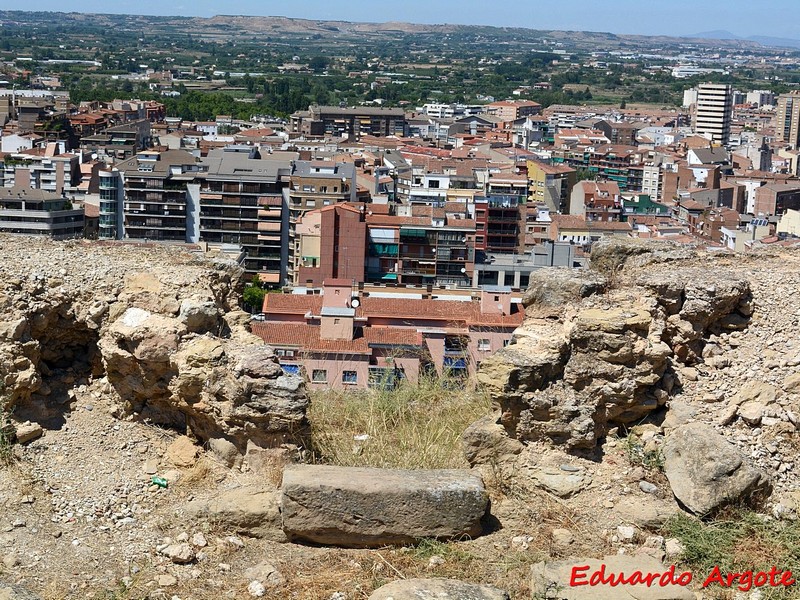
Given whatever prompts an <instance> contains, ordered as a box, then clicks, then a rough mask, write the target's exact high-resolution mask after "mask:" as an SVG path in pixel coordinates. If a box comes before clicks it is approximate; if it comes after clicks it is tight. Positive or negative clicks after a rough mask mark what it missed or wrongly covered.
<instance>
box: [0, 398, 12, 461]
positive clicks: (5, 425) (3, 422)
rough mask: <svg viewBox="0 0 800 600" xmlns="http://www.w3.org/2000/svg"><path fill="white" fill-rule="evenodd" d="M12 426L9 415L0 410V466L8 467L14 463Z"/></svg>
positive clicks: (2, 409)
mask: <svg viewBox="0 0 800 600" xmlns="http://www.w3.org/2000/svg"><path fill="white" fill-rule="evenodd" d="M14 438H15V433H14V425H13V424H12V423H11V415H10V413H9V412H8V411H6V410H5V409H4V408H0V466H8V465H10V464H11V463H12V462H14Z"/></svg>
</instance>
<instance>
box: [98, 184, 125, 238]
mask: <svg viewBox="0 0 800 600" xmlns="http://www.w3.org/2000/svg"><path fill="white" fill-rule="evenodd" d="M98 175H99V194H100V203H99V208H98V228H97V237H98V238H99V239H101V240H116V239H119V238H121V237H122V234H121V232H122V231H124V222H123V215H124V212H123V210H122V209H123V202H124V199H125V187H124V184H123V180H122V174H121V173H120V172H119V171H118V170H116V169H110V170H109V169H105V170H100V172H99V173H98Z"/></svg>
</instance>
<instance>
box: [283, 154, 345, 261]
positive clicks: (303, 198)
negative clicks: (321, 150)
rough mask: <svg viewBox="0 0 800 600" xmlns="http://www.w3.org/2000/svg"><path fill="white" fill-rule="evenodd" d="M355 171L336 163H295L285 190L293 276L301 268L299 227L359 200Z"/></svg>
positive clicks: (299, 161)
mask: <svg viewBox="0 0 800 600" xmlns="http://www.w3.org/2000/svg"><path fill="white" fill-rule="evenodd" d="M357 198H358V196H357V185H356V169H355V165H354V164H352V163H340V162H333V161H324V160H316V161H302V160H297V161H294V162H293V163H292V165H291V171H290V175H289V187H288V188H286V189H285V190H284V200H285V204H286V206H287V207H288V210H289V223H288V236H289V239H288V252H289V256H288V262H289V264H290V268H291V270H292V271H293V272H298V273H299V269H300V266H301V264H302V262H303V261H302V248H301V245H300V238H299V237H298V235H297V231H296V228H297V224H298V223H299V222H300V220H301V219H302V218H303V216H304V215H305V214H306V213H308V212H310V211H312V210H317V209H320V208H324V207H326V206H331V205H334V204H338V203H340V202H355V201H356V200H357Z"/></svg>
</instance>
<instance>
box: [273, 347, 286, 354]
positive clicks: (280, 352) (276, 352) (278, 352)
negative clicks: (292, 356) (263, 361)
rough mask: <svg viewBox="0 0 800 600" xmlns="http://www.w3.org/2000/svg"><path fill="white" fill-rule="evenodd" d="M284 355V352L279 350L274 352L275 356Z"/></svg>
mask: <svg viewBox="0 0 800 600" xmlns="http://www.w3.org/2000/svg"><path fill="white" fill-rule="evenodd" d="M285 354H286V352H284V351H283V350H281V349H280V348H279V349H277V350H275V356H284V355H285Z"/></svg>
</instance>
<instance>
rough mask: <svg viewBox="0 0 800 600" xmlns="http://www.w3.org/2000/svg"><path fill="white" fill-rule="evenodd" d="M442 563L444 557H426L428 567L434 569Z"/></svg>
mask: <svg viewBox="0 0 800 600" xmlns="http://www.w3.org/2000/svg"><path fill="white" fill-rule="evenodd" d="M443 564H444V559H443V558H442V557H441V556H431V557H430V559H428V569H435V568H436V567H438V566H439V565H443Z"/></svg>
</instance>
